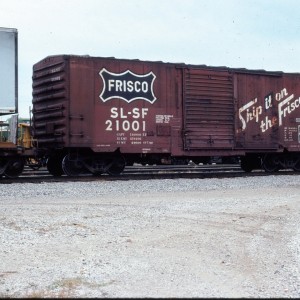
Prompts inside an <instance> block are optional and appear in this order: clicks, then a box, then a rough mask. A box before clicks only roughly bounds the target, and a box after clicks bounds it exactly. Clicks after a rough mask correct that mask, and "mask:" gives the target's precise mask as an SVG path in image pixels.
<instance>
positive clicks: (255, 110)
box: [239, 98, 262, 130]
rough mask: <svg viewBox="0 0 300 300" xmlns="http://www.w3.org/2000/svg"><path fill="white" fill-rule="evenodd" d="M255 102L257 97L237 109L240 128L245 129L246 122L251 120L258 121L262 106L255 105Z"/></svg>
mask: <svg viewBox="0 0 300 300" xmlns="http://www.w3.org/2000/svg"><path fill="white" fill-rule="evenodd" d="M255 103H257V98H255V99H254V100H252V101H250V102H248V103H247V104H245V105H244V106H242V107H241V108H240V109H239V119H240V120H241V122H242V130H245V129H246V126H247V123H248V122H250V121H251V120H255V122H258V121H259V116H260V115H261V114H262V107H261V106H255ZM250 108H251V109H250ZM244 112H246V116H244V115H243V113H244Z"/></svg>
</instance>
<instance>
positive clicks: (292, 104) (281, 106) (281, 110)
mask: <svg viewBox="0 0 300 300" xmlns="http://www.w3.org/2000/svg"><path fill="white" fill-rule="evenodd" d="M292 100H293V101H292ZM299 106H300V98H297V99H295V100H294V94H292V95H290V96H289V97H287V98H286V99H284V100H283V101H281V102H280V103H278V116H279V126H281V125H282V119H283V118H285V117H286V116H287V115H289V114H290V113H292V112H293V111H294V110H295V109H296V108H298V107H299Z"/></svg>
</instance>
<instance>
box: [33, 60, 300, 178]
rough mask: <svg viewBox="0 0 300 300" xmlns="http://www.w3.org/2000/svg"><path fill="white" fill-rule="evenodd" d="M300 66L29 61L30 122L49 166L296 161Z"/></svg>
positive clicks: (271, 167)
mask: <svg viewBox="0 0 300 300" xmlns="http://www.w3.org/2000/svg"><path fill="white" fill-rule="evenodd" d="M299 97H300V75H299V74H289V73H283V72H267V71H264V70H247V69H232V68H226V67H209V66H205V65H186V64H181V63H180V64H175V63H163V62H150V61H140V60H127V59H115V58H101V57H90V56H74V55H57V56H49V57H47V58H45V59H43V60H42V61H40V62H38V63H37V64H35V65H34V67H33V129H34V137H35V138H36V139H37V140H38V145H39V151H41V153H43V154H44V155H46V156H47V157H48V164H47V166H48V169H49V171H50V173H51V174H53V175H61V174H62V173H63V172H65V173H66V174H67V175H78V174H81V173H85V172H91V173H93V174H101V173H104V172H108V173H109V174H113V175H115V174H119V173H120V172H122V171H123V169H124V167H125V165H126V164H128V165H129V164H132V163H134V162H137V163H142V164H146V163H149V164H162V163H169V164H170V163H182V162H186V161H190V160H193V161H194V162H195V163H201V162H203V163H205V162H207V161H208V160H209V158H210V157H212V156H219V157H239V158H240V160H241V166H242V168H243V169H244V170H245V171H251V170H252V169H254V168H257V167H261V166H262V167H263V168H264V169H265V170H266V171H276V170H279V169H280V168H286V167H288V168H294V169H295V170H300V162H299V151H300V109H299V106H300V98H299Z"/></svg>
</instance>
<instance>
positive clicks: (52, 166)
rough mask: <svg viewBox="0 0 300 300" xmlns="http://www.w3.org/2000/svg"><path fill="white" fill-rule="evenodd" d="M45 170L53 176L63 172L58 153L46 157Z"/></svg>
mask: <svg viewBox="0 0 300 300" xmlns="http://www.w3.org/2000/svg"><path fill="white" fill-rule="evenodd" d="M47 170H48V172H49V173H50V174H51V175H53V176H61V175H62V174H63V173H64V171H63V169H62V157H61V156H60V155H54V156H50V157H49V158H48V159H47Z"/></svg>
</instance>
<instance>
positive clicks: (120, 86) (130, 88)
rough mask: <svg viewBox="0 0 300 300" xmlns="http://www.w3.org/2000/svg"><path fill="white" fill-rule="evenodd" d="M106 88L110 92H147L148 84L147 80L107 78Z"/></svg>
mask: <svg viewBox="0 0 300 300" xmlns="http://www.w3.org/2000/svg"><path fill="white" fill-rule="evenodd" d="M108 90H109V91H110V92H137V93H140V92H143V93H145V94H146V93H148V91H149V84H148V82H147V81H142V82H140V81H134V82H133V81H131V80H129V81H126V80H119V79H109V80H108Z"/></svg>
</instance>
